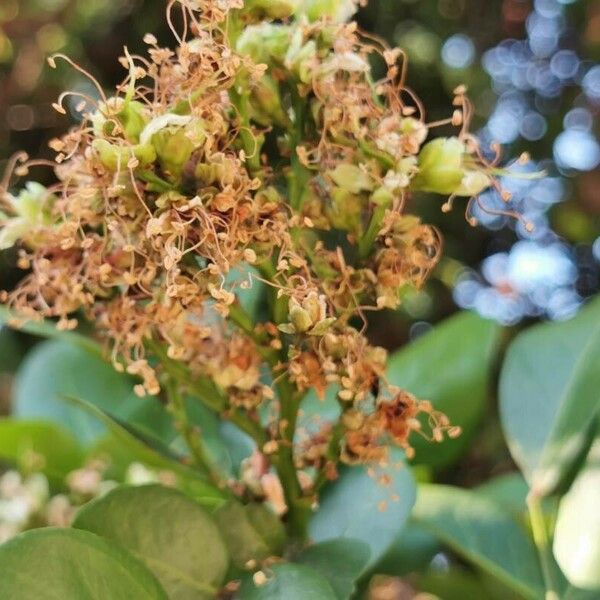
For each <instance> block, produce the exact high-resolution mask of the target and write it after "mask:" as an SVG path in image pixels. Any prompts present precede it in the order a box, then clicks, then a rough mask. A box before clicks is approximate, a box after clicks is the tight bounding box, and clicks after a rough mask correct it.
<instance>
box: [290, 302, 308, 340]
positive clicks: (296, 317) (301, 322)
mask: <svg viewBox="0 0 600 600" xmlns="http://www.w3.org/2000/svg"><path fill="white" fill-rule="evenodd" d="M290 304H291V302H290ZM289 313H290V321H291V323H292V325H293V326H294V330H295V331H296V332H298V333H304V332H306V331H308V330H309V329H310V328H311V327H312V324H313V321H312V319H311V318H310V314H309V313H308V311H306V310H304V309H303V308H302V307H301V306H300V305H299V304H296V305H295V306H290V309H289Z"/></svg>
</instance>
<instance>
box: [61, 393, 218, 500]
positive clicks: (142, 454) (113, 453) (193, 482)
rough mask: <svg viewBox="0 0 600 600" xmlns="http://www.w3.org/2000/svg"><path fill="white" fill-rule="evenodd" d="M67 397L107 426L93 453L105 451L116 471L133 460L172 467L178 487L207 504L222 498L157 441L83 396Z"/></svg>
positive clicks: (150, 465)
mask: <svg viewBox="0 0 600 600" xmlns="http://www.w3.org/2000/svg"><path fill="white" fill-rule="evenodd" d="M68 401H69V402H71V403H72V404H73V405H75V406H77V407H78V408H79V409H82V410H84V411H85V412H87V413H88V414H89V415H90V416H92V417H94V418H95V419H97V420H98V421H99V422H101V423H103V424H104V425H105V426H106V428H107V430H108V432H109V435H108V437H106V438H104V440H103V443H102V444H101V445H99V446H97V447H96V450H95V454H105V455H108V456H109V457H110V458H111V461H112V464H113V465H116V466H117V471H118V472H119V474H123V472H124V470H125V469H126V467H127V466H129V465H130V464H131V463H132V462H141V463H143V464H144V465H146V466H147V467H153V468H156V469H163V470H165V471H171V472H172V473H174V474H175V475H176V476H177V479H178V487H179V489H181V490H182V491H184V492H186V493H187V494H188V495H189V496H191V497H192V498H194V499H196V500H198V501H199V502H202V503H203V504H205V505H207V506H209V505H211V506H212V505H215V504H216V505H220V504H221V503H222V502H223V493H222V492H221V491H220V490H218V489H217V488H216V487H215V486H213V485H212V484H210V483H208V482H207V481H206V480H205V478H204V477H203V476H202V475H201V474H200V473H198V472H196V471H194V470H192V469H190V468H189V467H186V466H185V465H183V464H181V463H179V462H177V461H176V460H174V459H173V458H171V457H169V456H165V455H164V454H163V453H161V452H160V451H159V450H158V449H157V447H156V445H155V446H152V445H149V444H148V443H147V441H146V440H144V439H141V438H139V437H136V435H134V432H133V430H132V429H131V428H129V427H125V426H124V425H123V424H122V423H120V422H119V421H117V420H115V419H114V418H113V417H111V416H110V415H109V414H107V413H105V412H103V411H102V410H100V409H99V408H97V407H96V406H94V405H93V404H90V403H89V402H86V401H85V400H81V399H79V398H69V399H68Z"/></svg>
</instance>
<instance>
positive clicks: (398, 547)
mask: <svg viewBox="0 0 600 600" xmlns="http://www.w3.org/2000/svg"><path fill="white" fill-rule="evenodd" d="M440 550H441V548H440V542H439V541H438V539H437V538H436V537H435V536H434V535H431V533H429V532H428V531H425V530H424V529H423V528H422V527H419V526H418V525H416V524H415V523H413V522H412V521H410V520H409V522H408V523H407V524H406V526H405V527H404V528H403V529H402V531H401V532H400V534H399V535H397V536H396V539H394V541H393V543H392V545H391V546H390V548H389V550H388V551H387V552H386V553H385V555H384V556H383V557H382V558H381V560H380V561H379V562H378V563H377V565H376V566H375V568H374V569H373V571H374V572H375V573H381V574H387V575H394V576H401V575H406V574H407V573H412V572H414V571H422V570H425V569H426V568H427V567H428V566H429V565H430V564H431V561H432V560H433V557H434V556H435V555H436V554H437V553H438V552H440Z"/></svg>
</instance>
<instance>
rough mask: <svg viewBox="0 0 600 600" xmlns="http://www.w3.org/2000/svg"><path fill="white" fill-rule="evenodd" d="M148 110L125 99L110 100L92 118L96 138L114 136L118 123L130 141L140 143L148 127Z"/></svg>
mask: <svg viewBox="0 0 600 600" xmlns="http://www.w3.org/2000/svg"><path fill="white" fill-rule="evenodd" d="M146 114H147V108H146V106H144V105H143V104H142V103H141V102H137V101H135V100H132V101H129V102H127V101H125V100H123V98H109V99H108V101H107V102H106V103H102V104H101V105H100V110H98V111H96V112H95V113H94V114H93V115H92V116H91V121H92V127H93V129H94V135H95V136H96V137H106V136H112V135H113V134H114V131H115V127H116V123H115V121H117V122H119V123H120V124H121V127H122V129H123V131H124V133H125V136H126V138H127V139H128V140H130V141H135V142H137V141H139V138H140V134H141V133H142V131H143V130H144V127H146V124H147V122H148V119H147V116H146Z"/></svg>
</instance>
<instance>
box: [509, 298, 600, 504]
mask: <svg viewBox="0 0 600 600" xmlns="http://www.w3.org/2000/svg"><path fill="white" fill-rule="evenodd" d="M599 364H600V299H597V300H595V301H594V302H592V303H590V304H589V305H588V306H587V307H586V308H584V309H583V310H582V311H581V312H580V313H579V314H578V315H577V316H576V317H575V318H574V319H572V320H570V321H567V322H564V323H550V324H543V325H537V326H535V327H532V328H530V329H528V330H527V331H525V332H524V333H522V334H520V335H519V336H518V337H517V338H516V340H515V341H514V342H513V343H512V344H511V346H510V348H509V350H508V353H507V356H506V360H505V362H504V366H503V369H502V375H501V378H500V415H501V419H502V425H503V428H504V433H505V436H506V440H507V443H508V446H509V448H510V451H511V453H512V455H513V458H514V459H515V461H516V462H517V464H518V465H519V467H520V468H521V470H522V471H523V474H524V475H525V478H526V479H527V482H528V483H529V485H530V487H531V488H532V489H535V490H536V491H537V493H538V494H540V495H545V494H549V493H551V492H552V491H553V490H554V489H555V488H556V487H557V486H558V484H559V483H560V482H561V481H562V480H563V478H564V477H565V475H566V474H567V472H568V471H569V469H570V468H571V467H572V465H573V463H574V462H575V461H577V459H578V457H579V456H580V454H581V451H582V449H584V448H585V446H586V444H587V443H588V441H589V440H588V430H589V427H590V424H591V422H592V420H593V418H594V416H595V415H596V414H597V413H598V410H599V408H600V368H598V365H599Z"/></svg>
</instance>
